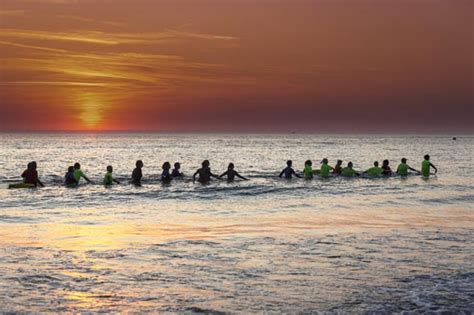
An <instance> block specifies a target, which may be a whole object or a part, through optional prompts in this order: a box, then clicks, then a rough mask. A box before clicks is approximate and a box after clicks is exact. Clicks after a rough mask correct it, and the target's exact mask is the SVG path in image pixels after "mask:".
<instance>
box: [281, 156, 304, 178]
mask: <svg viewBox="0 0 474 315" xmlns="http://www.w3.org/2000/svg"><path fill="white" fill-rule="evenodd" d="M286 165H287V166H286V167H285V168H284V169H283V170H282V171H281V173H280V175H279V177H280V178H281V177H282V176H283V175H285V178H287V179H291V177H292V176H293V175H295V176H296V177H298V178H301V176H300V175H298V174H296V172H295V170H294V169H293V168H292V165H293V161H291V160H288V161H286Z"/></svg>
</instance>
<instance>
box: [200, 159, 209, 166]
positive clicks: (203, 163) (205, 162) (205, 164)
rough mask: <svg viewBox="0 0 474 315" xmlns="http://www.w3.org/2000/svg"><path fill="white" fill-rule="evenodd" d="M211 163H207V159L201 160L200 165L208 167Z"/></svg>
mask: <svg viewBox="0 0 474 315" xmlns="http://www.w3.org/2000/svg"><path fill="white" fill-rule="evenodd" d="M210 164H211V163H209V160H204V161H202V167H209V165H210Z"/></svg>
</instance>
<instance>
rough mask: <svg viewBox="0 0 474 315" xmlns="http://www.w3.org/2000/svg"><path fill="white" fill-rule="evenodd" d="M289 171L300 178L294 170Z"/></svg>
mask: <svg viewBox="0 0 474 315" xmlns="http://www.w3.org/2000/svg"><path fill="white" fill-rule="evenodd" d="M291 171H292V172H293V175H295V176H296V177H298V178H301V176H300V175H298V174H296V172H295V170H293V169H292V170H291Z"/></svg>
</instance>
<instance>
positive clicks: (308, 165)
mask: <svg viewBox="0 0 474 315" xmlns="http://www.w3.org/2000/svg"><path fill="white" fill-rule="evenodd" d="M312 166H313V162H312V161H311V160H307V161H306V162H304V169H303V175H304V179H313V167H312Z"/></svg>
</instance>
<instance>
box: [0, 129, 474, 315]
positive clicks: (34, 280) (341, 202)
mask: <svg viewBox="0 0 474 315" xmlns="http://www.w3.org/2000/svg"><path fill="white" fill-rule="evenodd" d="M452 137H453V136H452V135H436V136H435V135H431V136H425V135H411V136H407V135H358V136H349V135H310V134H288V135H278V134H0V140H1V141H0V311H1V312H180V313H211V314H219V313H220V312H223V313H242V314H244V313H263V312H265V313H310V312H315V311H321V312H330V313H331V312H339V313H367V312H376V313H388V312H417V313H418V312H443V311H447V312H457V313H459V312H465V313H470V312H472V311H473V310H474V238H473V236H474V203H473V202H474V168H473V167H472V166H473V165H474V136H458V137H457V140H453V139H452ZM425 154H430V155H431V161H432V163H433V164H434V165H436V166H437V168H438V170H439V172H438V174H437V175H436V176H432V177H430V178H429V179H424V178H422V177H420V176H415V175H412V176H408V177H406V178H400V177H396V176H395V177H390V178H377V179H370V178H351V179H344V178H338V177H335V178H329V179H320V178H315V179H314V180H311V181H308V180H303V179H298V178H294V179H292V180H285V179H280V178H278V174H279V172H280V171H281V170H282V169H283V168H284V167H285V163H286V160H288V159H291V160H293V165H294V168H295V170H297V171H299V172H301V171H302V169H303V166H304V161H305V160H307V159H311V160H312V161H313V167H314V168H318V167H319V162H320V161H321V159H322V158H325V157H326V158H328V159H329V161H330V164H331V165H334V163H335V160H337V159H342V160H344V164H346V163H347V162H348V161H353V162H354V168H355V169H356V170H365V169H367V168H369V167H370V166H372V163H373V161H374V160H378V161H379V162H381V161H382V160H383V159H389V160H390V162H391V167H392V169H396V166H397V165H398V163H399V161H400V159H401V158H402V157H406V158H407V159H408V164H409V165H410V166H412V167H414V168H416V169H420V165H421V161H422V160H423V156H424V155H425ZM138 159H141V160H143V162H144V164H145V166H144V168H143V176H144V180H143V186H142V187H135V186H133V185H131V184H129V183H128V180H129V178H130V175H131V172H132V170H133V168H134V165H135V161H136V160H138ZM204 159H208V160H210V163H211V169H212V171H213V172H214V173H217V174H220V173H222V172H224V171H225V170H226V168H227V164H228V163H229V162H233V163H234V164H235V167H236V170H237V171H238V172H239V173H240V174H242V175H244V176H246V177H248V178H249V179H250V180H249V181H235V182H233V183H228V182H226V181H217V180H215V181H213V182H212V183H210V184H208V185H202V184H199V183H197V182H196V183H193V182H192V180H191V176H192V174H193V173H194V172H195V170H196V169H197V168H199V166H200V164H201V162H202V160H204ZM32 160H35V161H37V163H38V172H39V174H40V178H41V180H42V181H43V182H44V184H45V185H46V187H45V188H38V189H8V185H9V184H11V183H15V182H18V181H19V180H21V178H20V174H21V173H22V172H23V170H24V169H25V168H26V164H27V163H28V162H29V161H32ZM165 161H169V162H171V164H173V163H174V162H181V165H182V171H183V172H184V174H185V175H186V177H185V178H184V179H183V180H176V181H173V182H171V183H170V184H162V183H160V181H159V178H160V174H161V165H162V164H163V162H165ZM74 162H79V163H81V165H82V170H83V171H84V173H85V174H86V175H87V176H88V177H89V178H90V179H91V180H92V181H93V183H92V184H86V183H85V182H82V183H81V184H80V185H79V186H78V187H76V188H66V187H64V186H63V185H62V183H63V178H64V174H65V172H66V170H67V167H68V166H69V165H72V164H73V163H74ZM107 165H112V166H113V167H114V174H115V177H116V178H117V179H118V180H120V181H121V182H122V184H121V185H115V186H112V187H108V188H107V187H104V186H103V185H102V184H101V183H102V179H103V176H104V174H105V171H106V170H105V169H106V166H107Z"/></svg>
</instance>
